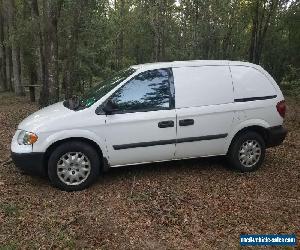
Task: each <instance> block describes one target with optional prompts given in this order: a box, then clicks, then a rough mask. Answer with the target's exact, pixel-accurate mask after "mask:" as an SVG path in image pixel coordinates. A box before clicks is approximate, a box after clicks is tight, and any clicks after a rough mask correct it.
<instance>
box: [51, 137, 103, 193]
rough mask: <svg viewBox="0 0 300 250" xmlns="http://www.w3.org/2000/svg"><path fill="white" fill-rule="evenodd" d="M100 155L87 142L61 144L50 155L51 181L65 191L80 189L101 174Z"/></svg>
mask: <svg viewBox="0 0 300 250" xmlns="http://www.w3.org/2000/svg"><path fill="white" fill-rule="evenodd" d="M99 169H100V157H99V155H98V153H97V151H96V150H95V149H94V148H93V147H92V146H90V145H89V144H87V143H85V142H79V141H70V142H66V143H63V144H61V145H59V146H58V147H57V148H56V149H55V150H54V151H53V152H52V154H51V155H50V157H49V161H48V176H49V179H50V181H51V183H52V184H53V185H54V186H55V187H57V188H59V189H61V190H65V191H79V190H82V189H85V188H87V187H88V186H90V185H91V184H92V183H93V182H94V181H95V180H96V179H97V177H98V176H99Z"/></svg>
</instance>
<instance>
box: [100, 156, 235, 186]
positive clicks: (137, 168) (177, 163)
mask: <svg viewBox="0 0 300 250" xmlns="http://www.w3.org/2000/svg"><path fill="white" fill-rule="evenodd" d="M191 171H211V172H215V171H229V167H228V163H227V161H226V158H225V157H224V156H213V157H202V158H193V159H184V160H174V161H165V162H154V163H146V164H139V165H128V166H122V167H115V168H114V167H112V168H110V169H109V171H108V172H106V173H104V179H106V180H108V179H110V180H111V181H112V180H113V179H115V178H126V177H130V176H134V175H136V176H140V177H142V176H145V177H146V176H152V175H167V174H172V173H173V174H174V173H176V174H180V173H187V172H191Z"/></svg>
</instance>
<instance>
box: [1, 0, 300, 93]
mask: <svg viewBox="0 0 300 250" xmlns="http://www.w3.org/2000/svg"><path fill="white" fill-rule="evenodd" d="M31 3H32V0H26V1H22V0H15V12H16V18H15V24H16V29H15V31H14V32H13V33H11V34H10V36H8V37H6V38H5V41H4V42H5V43H6V44H8V45H9V44H11V43H12V40H13V41H16V42H17V44H18V45H19V46H20V48H21V51H22V53H23V57H24V62H23V64H24V69H25V71H26V72H25V73H26V74H25V76H27V78H30V74H31V73H32V69H35V68H36V70H41V65H40V64H41V62H40V61H39V53H40V52H39V44H40V40H39V39H40V37H39V36H38V33H39V32H40V31H41V32H42V40H43V39H44V40H45V39H46V37H45V36H44V34H43V31H44V28H45V22H46V21H47V20H46V19H45V18H44V17H43V13H44V11H45V9H44V4H43V3H44V1H42V0H37V4H38V11H39V13H40V14H39V16H38V17H34V16H33V14H32V13H33V11H32V4H31ZM58 3H62V5H61V8H53V10H52V14H53V15H54V14H55V15H57V31H55V30H54V31H53V32H57V41H56V42H57V45H58V55H57V58H56V60H57V61H56V62H57V63H58V76H57V77H58V81H59V85H60V92H61V93H62V94H64V92H65V90H66V86H65V85H66V83H65V82H64V81H66V80H65V79H66V72H67V73H69V76H70V77H69V78H68V80H67V82H68V84H70V85H71V88H72V90H73V93H81V92H83V91H84V90H85V89H87V88H90V87H91V86H93V85H94V84H95V83H96V82H98V81H99V80H101V79H105V78H108V77H109V76H110V75H112V74H113V73H114V72H116V71H118V70H120V69H122V68H126V67H127V66H128V65H131V64H139V63H146V62H154V61H173V60H191V59H204V60H207V59H225V60H226V59H229V60H243V61H247V60H249V49H250V46H251V39H252V35H253V33H252V31H253V25H254V24H253V17H254V14H255V11H256V9H255V6H256V3H257V4H258V5H257V6H258V7H259V8H258V10H257V14H258V15H259V16H260V18H261V19H263V18H265V19H264V20H266V16H267V15H268V14H271V15H270V20H269V22H267V21H265V22H267V24H266V28H267V32H266V37H265V38H263V39H262V40H263V46H262V54H261V57H260V63H261V64H262V65H263V66H264V67H265V68H266V69H267V70H268V71H269V72H270V73H271V74H272V76H273V77H274V78H275V79H276V80H277V81H278V82H281V81H282V80H283V79H284V82H287V81H288V82H290V85H293V86H298V85H297V84H298V83H299V77H298V78H297V79H293V80H288V79H289V77H290V75H287V74H291V71H290V69H289V68H288V65H290V66H291V67H292V68H300V53H299V51H300V29H299V27H300V26H299V20H300V3H299V1H292V0H290V1H288V0H283V1H274V0H273V1H272V0H256V1H254V0H253V1H242V0H224V1H215V0H206V1H198V0H180V1H175V0H142V1H140V0H115V1H110V0H78V1H72V0H56V1H51V4H52V5H53V6H56V5H55V4H57V6H60V5H58ZM273 3H275V4H276V6H275V8H274V9H272V11H274V12H270V10H271V6H272V4H273ZM268 11H269V12H268ZM262 21H263V20H262ZM260 25H261V24H260ZM262 25H263V24H262ZM41 79H42V77H39V80H40V81H41Z"/></svg>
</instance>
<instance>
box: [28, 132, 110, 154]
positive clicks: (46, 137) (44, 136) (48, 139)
mask: <svg viewBox="0 0 300 250" xmlns="http://www.w3.org/2000/svg"><path fill="white" fill-rule="evenodd" d="M38 137H39V139H38V140H37V142H36V143H35V144H34V145H33V149H32V151H33V152H46V150H47V149H48V148H49V147H50V146H51V145H53V144H54V143H55V142H57V141H61V140H64V139H69V138H85V139H88V140H91V141H94V142H95V143H97V144H98V146H99V147H100V149H101V150H102V153H103V156H104V157H106V158H107V151H106V147H105V140H104V138H100V137H99V136H97V134H95V133H94V132H92V131H89V130H82V129H70V130H62V131H58V132H55V133H51V134H48V133H41V134H38Z"/></svg>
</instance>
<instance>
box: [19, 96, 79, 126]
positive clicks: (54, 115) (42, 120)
mask: <svg viewBox="0 0 300 250" xmlns="http://www.w3.org/2000/svg"><path fill="white" fill-rule="evenodd" d="M74 112H75V111H73V110H70V109H68V108H66V107H65V106H64V105H63V102H58V103H55V104H53V105H50V106H48V107H45V108H43V109H41V110H39V111H37V112H35V113H33V114H31V115H30V116H28V117H27V118H25V119H24V120H23V121H22V122H21V123H20V124H19V126H18V129H22V130H26V131H31V132H36V131H37V130H38V129H39V128H42V127H47V125H48V124H49V122H50V121H51V122H53V121H55V120H58V119H62V118H65V117H67V116H69V115H70V114H73V113H74Z"/></svg>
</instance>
